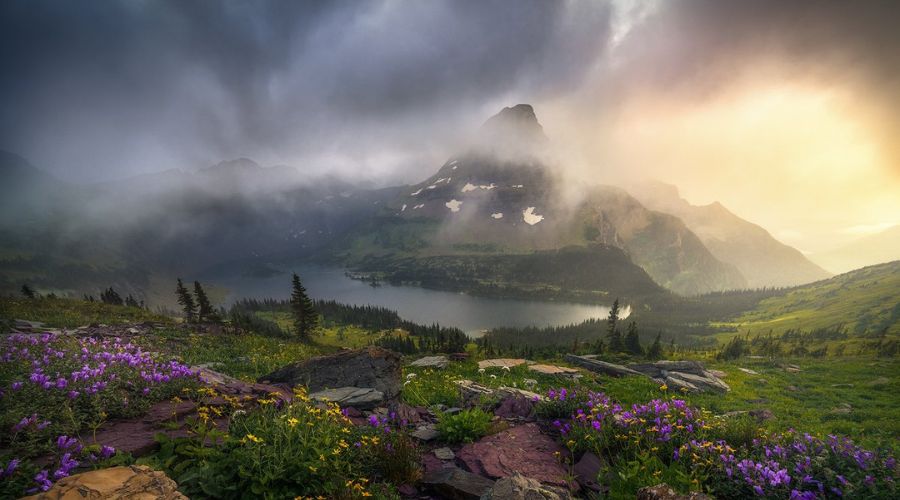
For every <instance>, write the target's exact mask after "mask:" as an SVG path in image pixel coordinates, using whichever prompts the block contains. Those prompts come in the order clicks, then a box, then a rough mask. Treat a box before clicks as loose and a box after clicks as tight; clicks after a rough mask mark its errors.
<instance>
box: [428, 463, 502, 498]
mask: <svg viewBox="0 0 900 500" xmlns="http://www.w3.org/2000/svg"><path fill="white" fill-rule="evenodd" d="M422 483H423V484H425V485H427V486H429V487H431V489H433V490H434V491H435V492H436V493H438V494H439V495H441V497H440V498H448V499H451V500H479V499H480V498H481V497H482V496H484V495H486V494H487V493H489V492H490V491H491V488H493V487H494V481H492V480H490V479H487V478H485V477H482V476H478V475H475V474H472V473H471V472H466V471H464V470H462V469H460V468H459V467H445V468H441V469H438V470H435V471H431V472H426V473H425V475H424V476H423V477H422Z"/></svg>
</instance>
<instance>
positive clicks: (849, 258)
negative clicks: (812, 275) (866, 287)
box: [810, 225, 900, 273]
mask: <svg viewBox="0 0 900 500" xmlns="http://www.w3.org/2000/svg"><path fill="white" fill-rule="evenodd" d="M810 258H811V259H812V260H814V261H816V262H818V263H819V264H821V265H822V267H824V268H826V269H830V270H831V271H834V272H837V273H840V272H846V271H849V270H851V269H858V268H860V267H863V266H868V265H872V264H878V263H881V262H889V261H892V260H896V259H900V225H896V226H893V227H890V228H888V229H885V230H884V231H882V232H880V233H876V234H872V235H869V236H865V237H863V238H860V239H858V240H856V241H854V242H853V243H850V244H849V245H846V246H843V247H841V248H838V249H836V250H832V251H830V252H822V253H817V254H813V255H811V256H810Z"/></svg>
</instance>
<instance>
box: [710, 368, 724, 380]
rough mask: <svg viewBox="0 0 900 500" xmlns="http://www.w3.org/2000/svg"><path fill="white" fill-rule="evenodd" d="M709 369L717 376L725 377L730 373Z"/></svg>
mask: <svg viewBox="0 0 900 500" xmlns="http://www.w3.org/2000/svg"><path fill="white" fill-rule="evenodd" d="M707 371H708V372H709V373H712V374H713V376H715V377H716V378H725V377H727V376H728V374H727V373H725V372H723V371H722V370H707Z"/></svg>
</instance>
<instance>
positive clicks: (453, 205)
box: [444, 200, 463, 212]
mask: <svg viewBox="0 0 900 500" xmlns="http://www.w3.org/2000/svg"><path fill="white" fill-rule="evenodd" d="M462 204H463V202H461V201H459V200H450V201H448V202H447V203H444V206H446V207H447V208H449V209H450V211H451V212H459V207H461V206H462Z"/></svg>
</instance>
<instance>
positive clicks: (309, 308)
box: [291, 273, 319, 340]
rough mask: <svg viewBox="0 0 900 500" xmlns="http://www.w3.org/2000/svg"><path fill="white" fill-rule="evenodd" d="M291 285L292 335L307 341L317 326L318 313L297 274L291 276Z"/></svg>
mask: <svg viewBox="0 0 900 500" xmlns="http://www.w3.org/2000/svg"><path fill="white" fill-rule="evenodd" d="M292 284H293V291H292V292H291V311H292V312H293V314H294V333H296V335H297V336H298V337H300V338H301V339H304V340H309V338H310V336H311V335H312V333H313V331H314V330H315V329H316V327H318V326H319V313H318V312H317V311H316V308H315V306H314V305H313V302H312V300H310V298H309V296H308V295H307V294H306V288H303V284H302V283H300V277H299V276H297V273H294V275H293V278H292Z"/></svg>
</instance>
